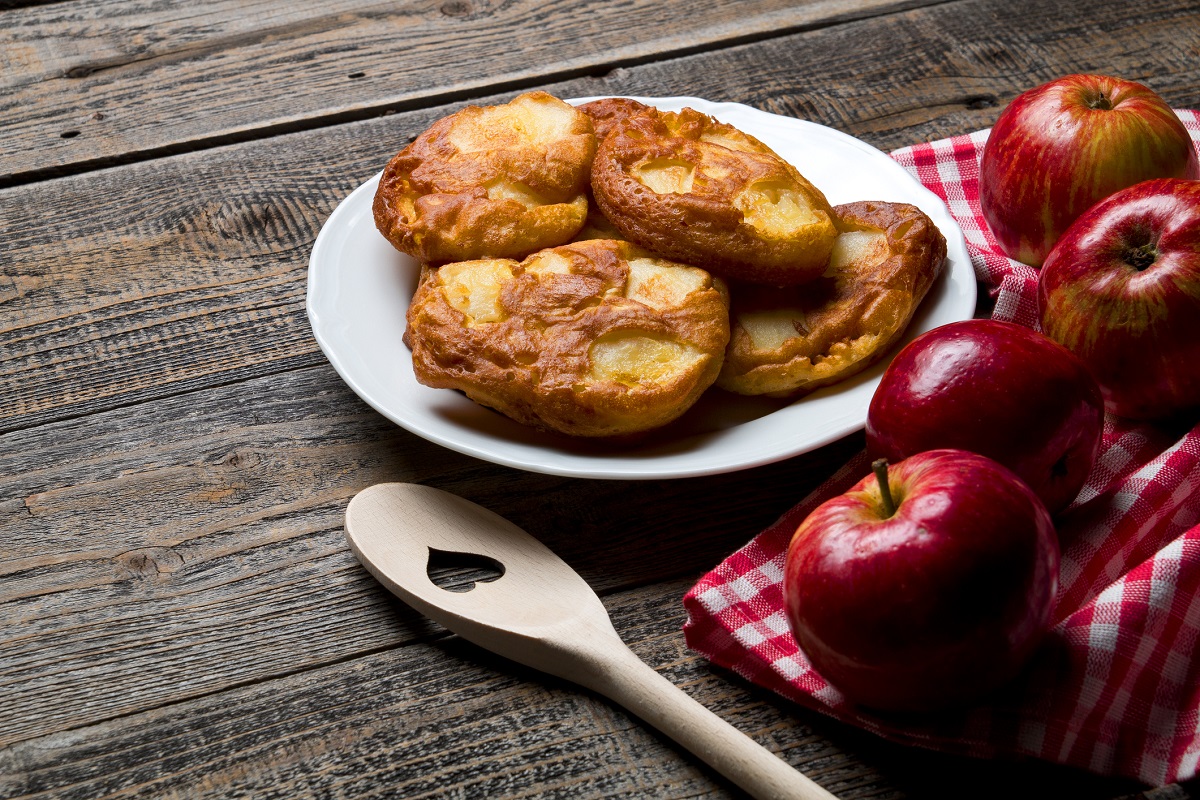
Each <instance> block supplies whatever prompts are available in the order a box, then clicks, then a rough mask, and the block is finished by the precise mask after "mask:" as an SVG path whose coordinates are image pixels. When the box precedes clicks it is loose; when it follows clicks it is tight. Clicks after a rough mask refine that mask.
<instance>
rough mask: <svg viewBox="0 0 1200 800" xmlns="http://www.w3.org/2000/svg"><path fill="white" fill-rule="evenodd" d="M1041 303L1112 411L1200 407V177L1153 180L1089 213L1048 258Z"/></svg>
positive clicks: (1048, 323) (1050, 325)
mask: <svg viewBox="0 0 1200 800" xmlns="http://www.w3.org/2000/svg"><path fill="white" fill-rule="evenodd" d="M1038 312H1039V315H1040V317H1041V323H1042V330H1043V331H1045V332H1046V334H1047V335H1048V336H1049V337H1050V338H1052V339H1054V340H1055V341H1057V342H1060V343H1061V344H1063V345H1064V346H1065V347H1066V348H1067V349H1068V350H1071V351H1072V352H1073V353H1075V354H1076V355H1077V356H1079V358H1080V359H1081V360H1082V361H1083V362H1084V363H1085V364H1086V365H1087V367H1088V369H1089V370H1091V372H1092V374H1093V375H1094V376H1095V377H1096V380H1097V381H1098V382H1099V384H1100V390H1101V393H1102V394H1103V396H1104V402H1105V405H1106V406H1107V407H1108V409H1109V410H1110V411H1111V412H1113V413H1114V414H1117V415H1119V416H1124V417H1131V418H1134V419H1155V418H1159V417H1165V416H1170V415H1172V414H1175V413H1183V412H1187V411H1189V410H1193V411H1195V410H1200V181H1185V180H1171V179H1164V180H1153V181H1146V182H1144V183H1139V184H1137V185H1136V186H1131V187H1130V188H1128V189H1125V190H1123V191H1120V192H1117V193H1116V194H1114V195H1112V196H1111V197H1109V198H1108V199H1106V200H1104V201H1102V202H1101V203H1100V204H1098V205H1096V206H1094V207H1093V208H1091V209H1090V210H1088V211H1087V212H1086V213H1084V215H1083V216H1081V217H1080V218H1079V219H1078V220H1076V222H1075V224H1074V225H1072V226H1071V227H1070V228H1068V229H1067V232H1066V233H1065V234H1063V237H1062V239H1061V240H1060V241H1059V243H1058V244H1057V245H1056V246H1055V248H1054V249H1053V250H1052V251H1051V252H1050V256H1049V257H1048V258H1047V259H1046V263H1045V265H1044V266H1043V267H1042V274H1041V278H1040V279H1039V282H1038Z"/></svg>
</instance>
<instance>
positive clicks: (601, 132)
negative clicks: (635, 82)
mask: <svg viewBox="0 0 1200 800" xmlns="http://www.w3.org/2000/svg"><path fill="white" fill-rule="evenodd" d="M576 108H578V109H579V110H580V111H582V112H583V113H585V114H587V115H588V116H589V117H591V118H592V127H593V128H594V129H595V131H596V141H597V142H599V141H600V140H601V139H603V138H604V137H605V136H607V135H608V132H609V131H611V130H612V129H613V128H615V127H618V126H620V125H623V124H625V122H626V121H627V120H628V119H629V118H630V117H632V116H635V115H638V114H654V113H656V110H655V109H654V108H651V107H650V106H648V105H646V104H645V103H639V102H638V101H637V100H634V99H632V98H629V97H605V98H602V99H600V100H593V101H592V102H590V103H584V104H583V105H581V106H576Z"/></svg>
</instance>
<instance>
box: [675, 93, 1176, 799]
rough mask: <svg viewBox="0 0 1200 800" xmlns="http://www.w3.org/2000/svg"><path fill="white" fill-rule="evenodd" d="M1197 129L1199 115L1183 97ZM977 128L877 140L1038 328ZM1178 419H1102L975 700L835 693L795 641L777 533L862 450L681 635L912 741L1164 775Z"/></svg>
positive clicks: (749, 558) (1169, 778)
mask: <svg viewBox="0 0 1200 800" xmlns="http://www.w3.org/2000/svg"><path fill="white" fill-rule="evenodd" d="M1178 113H1179V116H1180V118H1181V119H1183V121H1184V124H1185V126H1186V127H1187V129H1188V131H1189V132H1190V133H1191V135H1192V139H1193V141H1195V142H1200V112H1197V111H1180V112H1178ZM987 135H988V132H987V131H979V132H978V133H974V134H970V135H967V136H958V137H954V138H951V139H946V140H942V141H938V142H933V143H930V144H919V145H915V146H913V147H907V148H904V149H902V150H897V151H896V152H894V153H892V157H893V158H895V159H896V161H897V162H899V163H900V164H901V165H902V166H904V167H905V168H907V169H908V170H909V171H910V172H911V173H912V174H913V175H914V176H915V177H916V178H917V179H918V180H919V181H921V183H923V184H924V185H925V186H927V187H928V188H929V189H931V190H932V191H933V192H935V193H936V194H938V195H939V196H940V197H941V198H942V199H943V200H945V202H946V204H947V206H948V207H949V209H950V213H951V214H953V216H954V218H955V219H956V220H957V221H958V223H959V224H960V225H961V226H962V229H963V232H964V234H965V235H966V239H967V243H968V249H969V250H970V254H971V260H972V262H973V264H974V267H975V272H976V275H977V277H978V279H979V281H980V283H981V284H982V285H983V286H984V287H985V288H986V289H987V290H988V291H989V292H990V293H991V294H992V296H993V297H994V298H995V309H994V313H993V316H994V317H995V318H997V319H1005V320H1010V321H1014V322H1018V323H1021V324H1024V325H1028V326H1031V327H1033V326H1036V324H1037V296H1036V286H1037V280H1038V273H1037V271H1036V270H1034V269H1032V268H1030V267H1027V266H1024V265H1022V264H1019V263H1017V262H1015V261H1011V260H1009V259H1008V258H1005V257H1004V256H1003V255H1001V252H1000V249H999V247H998V246H997V245H996V242H995V240H994V239H993V238H992V235H991V232H990V231H989V230H988V228H987V225H986V224H985V222H984V220H983V217H982V215H981V213H980V210H979V157H980V156H981V155H982V152H983V144H984V142H985V141H986V139H987ZM1191 422H1193V423H1195V424H1194V425H1193V427H1191V429H1190V430H1188V429H1186V424H1185V425H1184V426H1180V427H1178V428H1177V429H1173V430H1171V429H1166V428H1164V427H1163V426H1157V425H1149V424H1133V423H1130V422H1128V421H1125V420H1120V419H1115V418H1113V417H1111V416H1110V417H1108V418H1106V420H1105V425H1104V439H1103V444H1102V447H1101V451H1100V457H1099V459H1098V461H1097V463H1096V465H1095V467H1094V469H1093V470H1092V473H1091V475H1090V476H1089V478H1088V481H1087V485H1086V486H1085V487H1084V489H1083V491H1082V492H1081V494H1080V496H1079V498H1078V499H1077V500H1076V501H1075V503H1074V504H1073V505H1072V506H1071V507H1070V508H1069V509H1068V510H1067V511H1066V512H1064V513H1063V514H1062V515H1060V516H1059V517H1058V519H1057V520H1056V522H1057V527H1058V531H1059V536H1060V540H1061V541H1062V570H1061V575H1060V584H1061V586H1060V589H1059V594H1058V598H1057V605H1056V610H1055V615H1054V627H1053V629H1052V630H1051V632H1050V634H1049V636H1048V637H1047V639H1046V641H1045V642H1044V644H1043V646H1042V647H1041V649H1040V650H1039V651H1038V653H1037V655H1036V656H1035V657H1034V659H1033V663H1032V664H1031V665H1030V667H1029V669H1027V670H1026V671H1025V673H1023V675H1022V677H1021V678H1019V679H1018V680H1017V681H1016V682H1015V683H1014V684H1012V685H1011V686H1009V687H1007V688H1006V690H1004V691H1003V692H1002V693H1001V694H1000V695H998V696H996V697H993V698H992V699H991V700H990V701H989V702H988V703H987V704H984V705H979V706H977V707H973V708H970V709H966V710H963V711H959V712H954V713H950V714H941V715H937V716H932V717H916V718H913V717H910V718H903V719H901V718H897V717H894V716H893V717H887V716H884V715H875V714H872V713H870V712H867V711H865V710H862V709H859V708H855V707H853V706H851V705H850V704H848V703H847V702H846V700H845V698H844V697H843V696H842V695H841V694H840V693H839V692H838V691H837V690H836V689H834V688H833V687H832V686H830V685H829V684H827V683H826V682H825V681H824V680H822V679H821V676H820V675H818V674H817V673H816V672H815V671H814V670H813V669H812V667H811V666H810V664H809V663H808V661H807V660H806V659H805V657H804V655H803V654H802V653H801V652H799V650H798V649H797V646H796V641H795V639H794V638H793V637H792V634H791V632H790V631H789V628H788V622H787V619H786V617H785V616H784V613H783V610H782V609H783V604H782V591H781V584H780V581H781V579H782V577H783V562H784V556H785V553H786V549H787V545H788V542H789V541H790V539H791V536H792V533H793V532H794V531H795V530H796V528H797V526H798V525H799V524H800V522H801V521H802V520H803V519H804V517H805V516H807V515H808V513H809V512H810V511H811V510H812V509H814V508H815V507H816V506H817V505H819V504H820V503H822V502H823V501H825V500H827V499H828V498H830V497H833V496H834V495H837V494H840V493H842V492H844V491H846V490H847V489H849V488H850V486H852V485H853V484H854V483H855V482H856V481H858V480H859V479H860V478H862V477H864V476H865V475H866V474H867V473H868V472H869V471H870V465H869V463H868V460H867V457H866V454H865V453H863V454H860V455H859V456H858V457H856V458H855V459H854V460H852V461H851V462H850V463H849V464H847V465H846V466H845V467H843V468H842V469H841V471H839V472H838V473H837V474H836V475H834V476H833V477H832V478H830V479H829V481H827V482H826V483H825V484H824V485H823V486H821V487H820V488H819V489H817V490H816V491H815V492H814V493H813V494H811V495H809V496H808V497H807V498H805V499H804V500H803V501H802V502H801V503H800V504H799V505H797V506H796V507H795V508H793V509H792V510H791V511H789V512H787V513H786V514H785V515H784V516H783V517H782V518H781V519H780V520H779V521H778V522H776V523H775V524H774V525H772V526H771V527H770V528H768V529H767V530H765V531H763V532H762V533H761V534H759V535H758V536H757V537H755V539H754V540H753V541H751V542H750V543H749V544H747V545H746V546H745V547H743V548H742V549H741V550H739V551H737V552H736V553H734V554H733V555H731V556H730V557H729V558H727V559H726V560H725V561H724V562H722V563H721V564H720V565H718V566H717V567H716V569H714V570H713V571H712V572H710V573H709V574H707V575H705V576H704V578H703V579H702V580H700V582H699V583H697V584H696V586H695V587H693V588H692V590H691V591H690V592H688V594H687V596H686V597H684V600H683V602H684V606H685V608H686V609H687V612H688V621H687V623H686V624H685V626H684V632H685V635H686V638H687V642H688V645H689V646H690V647H691V648H692V649H694V650H696V651H697V652H699V653H701V654H703V655H705V656H706V657H707V658H708V659H709V660H711V661H712V662H714V663H716V664H718V665H720V666H723V667H726V668H728V669H731V670H733V671H734V672H737V673H738V674H740V675H742V676H743V677H745V678H747V679H748V680H750V681H753V682H754V683H757V684H759V685H761V686H765V687H767V688H770V689H772V690H774V691H776V692H778V693H779V694H781V695H783V696H785V697H788V698H790V699H792V700H795V701H796V702H799V703H801V704H803V705H805V706H808V707H810V708H813V709H816V710H818V711H821V712H823V713H825V714H828V715H830V716H832V717H835V718H837V719H840V720H843V721H845V722H849V723H851V724H854V725H857V726H860V727H862V728H865V729H867V730H870V731H873V732H875V733H877V734H879V735H881V736H884V737H886V738H889V739H893V740H896V741H901V742H906V743H909V744H916V745H922V746H925V747H930V748H934V749H939V750H944V751H948V752H953V753H959V754H968V755H974V756H984V757H996V756H1013V757H1024V756H1032V757H1036V758H1042V759H1047V760H1050V761H1055V762H1059V763H1063V764H1070V765H1074V766H1077V767H1082V768H1084V769H1088V770H1091V771H1094V772H1098V773H1101V774H1107V775H1123V776H1127V777H1132V778H1137V779H1139V780H1142V781H1144V782H1146V783H1148V784H1152V785H1162V784H1166V783H1173V782H1176V781H1181V780H1186V779H1188V778H1191V777H1193V776H1194V775H1195V774H1196V772H1197V762H1198V761H1200V647H1198V646H1197V645H1198V641H1197V640H1198V638H1200V420H1191Z"/></svg>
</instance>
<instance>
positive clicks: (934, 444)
mask: <svg viewBox="0 0 1200 800" xmlns="http://www.w3.org/2000/svg"><path fill="white" fill-rule="evenodd" d="M1103 422H1104V403H1103V400H1102V399H1101V396H1100V390H1099V388H1098V387H1097V386H1096V381H1095V380H1094V379H1093V378H1092V376H1091V375H1090V374H1089V373H1088V371H1087V368H1086V367H1085V366H1084V365H1083V362H1081V361H1080V360H1079V359H1078V358H1076V357H1075V356H1074V355H1072V354H1071V353H1070V352H1069V351H1068V350H1067V349H1066V348H1064V347H1062V346H1061V345H1059V344H1058V343H1056V342H1053V341H1051V340H1050V339H1048V338H1047V337H1045V336H1043V335H1042V334H1040V333H1038V332H1036V331H1033V330H1030V329H1029V328H1026V327H1023V326H1021V325H1015V324H1013V323H1011V322H999V321H997V320H988V319H972V320H966V321H964V322H954V323H951V324H949V325H943V326H941V327H938V328H934V329H933V330H931V331H927V332H926V333H923V334H921V335H920V336H918V337H917V338H916V339H914V340H913V341H912V342H910V343H909V344H908V345H907V346H906V347H905V348H904V349H903V350H901V351H900V352H899V353H897V354H896V358H895V359H893V360H892V363H891V364H890V365H889V366H888V368H887V370H886V371H885V372H884V374H883V378H882V379H881V380H880V382H879V387H878V388H877V389H876V390H875V395H874V396H873V397H872V398H871V405H870V407H869V408H868V411H867V449H868V450H869V451H870V452H871V454H872V455H873V456H875V457H882V458H886V459H888V460H889V461H899V460H901V459H904V458H908V457H909V456H911V455H915V454H916V453H919V452H921V451H922V450H936V449H938V448H942V447H951V448H956V449H960V450H970V451H972V452H975V453H980V454H982V455H985V456H987V457H988V458H992V459H995V460H996V461H999V462H1000V463H1001V464H1003V465H1004V466H1006V467H1008V468H1009V469H1011V470H1012V471H1013V472H1015V473H1017V475H1019V476H1020V477H1021V479H1022V480H1024V481H1025V482H1026V483H1027V484H1029V486H1030V488H1032V489H1033V491H1034V492H1035V493H1037V495H1038V497H1040V498H1041V499H1042V502H1044V503H1045V504H1046V507H1047V508H1048V509H1049V510H1050V512H1051V513H1052V514H1054V513H1058V512H1059V511H1061V510H1062V509H1064V508H1066V507H1067V506H1068V505H1070V503H1071V501H1072V500H1074V499H1075V496H1076V495H1078V494H1079V490H1080V489H1081V488H1083V484H1084V481H1086V480H1087V476H1088V473H1089V472H1090V471H1091V469H1092V463H1093V462H1094V461H1095V460H1096V454H1097V452H1098V451H1099V449H1100V435H1101V432H1102V427H1103Z"/></svg>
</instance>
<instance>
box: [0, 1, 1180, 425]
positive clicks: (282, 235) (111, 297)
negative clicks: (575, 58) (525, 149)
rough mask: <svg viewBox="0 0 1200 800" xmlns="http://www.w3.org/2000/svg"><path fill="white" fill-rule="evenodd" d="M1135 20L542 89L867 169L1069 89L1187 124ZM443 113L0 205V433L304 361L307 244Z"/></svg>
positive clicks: (926, 36) (752, 57)
mask: <svg viewBox="0 0 1200 800" xmlns="http://www.w3.org/2000/svg"><path fill="white" fill-rule="evenodd" d="M1145 9H1146V14H1145V15H1144V16H1139V17H1137V18H1132V19H1130V18H1128V12H1127V9H1125V8H1121V7H1118V6H1115V5H1112V4H1106V3H1097V4H1095V7H1094V8H1089V11H1088V14H1087V15H1085V16H1086V18H1087V24H1081V22H1080V15H1079V14H1078V13H1077V9H1075V8H1074V7H1070V6H1067V5H1065V4H1055V5H1053V6H1051V5H1043V4H1040V3H1036V2H1025V3H1022V4H1010V3H1007V2H1000V0H973V1H972V2H955V3H950V4H948V5H945V6H939V7H936V8H927V9H919V10H914V11H910V12H906V13H904V14H900V15H893V16H887V17H882V18H876V19H871V20H864V21H859V22H853V23H847V24H845V25H839V26H836V27H834V28H829V29H825V30H818V31H809V32H805V33H801V34H796V35H792V36H785V37H781V38H779V39H773V40H770V41H766V42H757V43H754V44H749V45H744V46H740V47H735V48H731V49H728V50H722V51H718V52H714V53H707V54H704V55H702V56H693V57H688V58H681V59H677V60H673V61H669V62H665V63H662V64H653V65H647V66H644V67H638V68H634V69H628V70H618V71H616V72H614V73H612V74H610V75H608V76H606V77H605V78H603V79H579V80H574V81H569V82H567V83H562V84H555V85H551V86H549V87H547V88H549V89H550V90H551V91H554V92H556V93H558V94H560V95H562V96H567V97H570V96H586V95H593V94H641V95H658V96H666V95H672V94H693V95H697V96H702V97H708V98H710V99H714V100H735V101H740V102H746V103H748V104H750V105H755V106H758V107H761V108H764V109H766V110H769V111H774V112H778V113H782V114H788V115H793V116H801V117H806V118H809V119H813V120H814V121H817V122H821V123H823V124H827V125H831V126H833V127H836V128H839V129H841V130H844V131H846V132H848V133H851V134H853V135H856V136H859V137H861V138H863V139H865V140H866V141H868V142H870V143H871V144H874V145H876V146H877V147H880V148H882V149H892V148H895V147H900V146H902V145H907V144H912V143H914V142H917V141H921V140H926V139H930V138H937V137H941V136H947V135H951V134H955V133H963V132H966V131H969V130H975V129H978V128H982V127H986V126H987V125H989V124H991V122H992V120H994V118H995V115H996V114H997V113H998V112H999V110H1000V108H1001V107H1002V106H1003V105H1004V104H1005V103H1006V102H1007V101H1008V99H1010V98H1011V97H1012V96H1014V95H1015V94H1017V93H1018V92H1020V91H1022V90H1023V89H1025V88H1028V87H1030V86H1032V85H1035V84H1036V83H1037V82H1039V81H1041V80H1044V79H1047V78H1049V77H1051V76H1052V75H1057V74H1064V73H1067V72H1071V71H1076V70H1084V71H1086V70H1108V71H1112V72H1115V73H1118V74H1123V75H1126V76H1127V77H1134V78H1138V79H1140V80H1144V81H1145V82H1147V83H1148V84H1150V85H1151V86H1153V87H1154V88H1155V89H1156V90H1158V91H1160V92H1161V93H1163V95H1164V96H1165V97H1166V98H1167V99H1168V100H1169V101H1170V102H1172V103H1173V104H1175V105H1177V106H1185V107H1186V106H1200V59H1196V58H1195V57H1194V52H1193V50H1194V43H1190V42H1191V40H1189V39H1188V37H1186V36H1180V35H1179V31H1180V30H1185V31H1186V30H1197V29H1200V10H1198V9H1197V8H1196V6H1195V3H1193V2H1191V1H1190V0H1159V1H1158V2H1149V3H1146V4H1145ZM1118 28H1119V29H1120V30H1121V36H1120V37H1119V38H1118V37H1113V36H1110V35H1100V32H1103V31H1106V30H1116V29H1118ZM1030 31H1036V34H1034V33H1030ZM1012 42H1020V43H1022V46H1019V47H1018V46H1015V45H1013V44H1011V43H1012ZM926 53H934V54H940V55H938V56H937V57H936V58H934V59H932V60H931V59H930V58H929V57H928V56H927V55H925V54H926ZM816 75H820V76H821V77H820V79H819V80H817V81H814V82H813V83H806V81H807V80H808V78H807V77H806V76H816ZM817 84H819V85H817ZM504 97H505V96H497V97H496V98H493V99H496V100H502V99H504ZM453 108H454V107H438V108H433V109H425V110H422V111H417V112H410V113H405V114H397V115H394V116H389V117H386V118H382V119H378V120H370V121H366V122H360V123H353V124H347V125H339V126H334V127H331V128H326V129H322V130H319V131H312V132H305V133H298V134H292V135H288V136H279V137H275V138H273V139H271V140H269V141H267V142H256V143H247V144H241V145H235V146H229V147H223V148H218V149H214V150H209V151H205V152H202V153H195V154H187V155H182V156H178V157H173V158H166V159H160V160H156V161H153V162H149V163H146V164H136V165H129V166H126V167H121V168H116V169H112V170H105V171H101V172H97V173H94V174H90V175H85V176H78V177H74V178H69V179H60V180H54V181H48V182H44V183H40V184H35V185H31V186H28V187H21V188H16V189H9V190H6V191H0V228H3V229H4V230H5V231H7V232H8V235H7V237H6V246H5V247H4V248H3V249H2V250H0V431H4V430H13V429H16V428H20V427H25V426H28V425H36V424H42V423H45V422H50V421H53V420H56V419H64V418H68V417H73V416H77V415H80V414H87V413H91V412H94V411H99V410H104V409H109V408H115V407H119V406H123V405H127V404H130V403H137V402H142V401H145V400H150V399H154V398H156V397H163V396H167V395H169V394H172V393H176V392H181V391H190V390H194V389H197V388H203V387H205V386H211V385H217V384H223V383H229V382H233V381H239V380H245V379H248V378H253V377H257V376H262V375H268V374H274V373H278V372H280V371H284V370H288V369H295V368H298V367H304V366H310V365H315V364H319V363H321V362H322V358H321V356H320V354H319V352H318V351H317V347H316V344H315V342H314V341H313V340H312V336H311V333H310V331H309V329H308V325H307V322H306V320H305V318H304V308H303V300H304V289H305V283H304V279H305V270H306V266H307V258H308V253H309V249H310V248H311V244H312V241H313V239H314V238H315V236H316V234H317V232H318V230H319V229H320V226H321V224H322V222H323V221H324V220H325V218H326V217H327V216H328V214H329V213H330V212H331V211H332V210H333V208H334V207H335V206H336V204H337V203H338V201H340V200H341V199H342V198H343V197H344V196H345V195H346V194H348V193H349V192H350V191H351V190H352V189H353V188H354V187H355V186H357V185H358V184H359V183H361V182H363V181H365V180H366V179H367V178H368V177H370V176H371V175H372V174H373V173H374V172H376V171H377V170H379V169H380V168H381V167H382V165H383V164H384V163H385V162H386V161H387V159H388V158H389V157H390V156H391V155H392V154H393V153H394V152H395V151H396V150H398V149H399V148H400V146H402V145H403V144H404V143H405V142H407V141H408V140H409V139H410V138H411V137H412V136H414V135H416V134H417V133H419V132H420V131H421V130H423V129H424V128H425V127H427V126H428V125H429V124H430V123H432V121H433V120H434V119H436V118H437V117H438V116H440V115H441V114H444V113H447V112H448V111H450V110H452V109H453ZM213 330H220V331H221V332H222V335H221V336H220V337H213V336H211V335H210V332H211V331H213ZM18 375H19V376H20V380H19V381H18V380H16V376H18Z"/></svg>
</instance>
